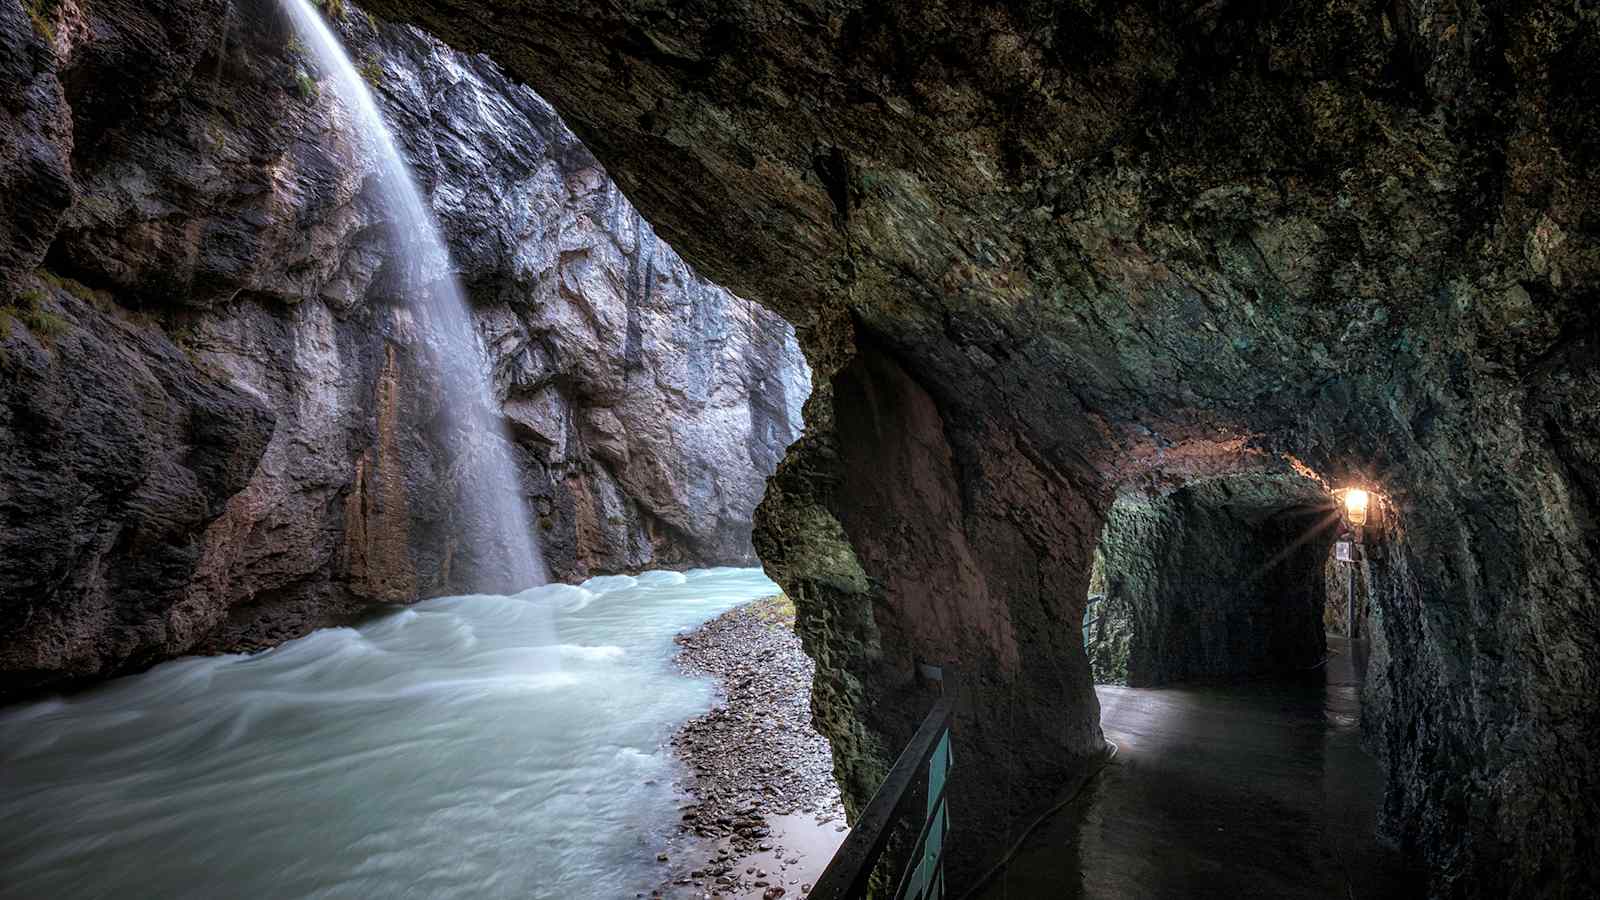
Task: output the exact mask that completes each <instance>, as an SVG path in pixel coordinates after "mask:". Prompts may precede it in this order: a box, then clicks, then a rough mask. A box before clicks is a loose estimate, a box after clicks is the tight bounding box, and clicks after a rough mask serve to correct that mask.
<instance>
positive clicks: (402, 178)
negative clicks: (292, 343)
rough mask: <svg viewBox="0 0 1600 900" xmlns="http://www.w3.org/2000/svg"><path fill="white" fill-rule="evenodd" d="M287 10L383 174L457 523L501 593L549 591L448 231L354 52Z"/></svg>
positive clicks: (305, 16)
mask: <svg viewBox="0 0 1600 900" xmlns="http://www.w3.org/2000/svg"><path fill="white" fill-rule="evenodd" d="M283 6H284V9H285V10H286V11H287V12H288V14H289V17H290V19H291V20H292V21H293V23H294V27H295V31H296V33H297V34H298V35H299V36H300V39H301V41H302V42H304V44H305V45H306V47H307V49H308V50H309V52H310V53H311V55H312V57H314V58H315V60H316V63H317V65H318V66H320V67H321V69H322V75H323V80H322V83H323V84H325V85H326V84H331V85H332V87H333V91H334V95H335V96H336V97H337V98H338V99H339V101H340V102H341V103H342V104H343V105H344V107H345V108H346V109H347V110H348V111H349V113H350V115H351V117H352V119H353V123H352V124H353V127H354V128H355V130H356V133H357V136H358V137H360V138H361V139H362V140H363V141H365V142H366V144H367V149H368V150H369V151H370V152H371V153H372V155H373V161H374V163H375V164H376V166H377V169H378V176H379V177H378V179H377V188H378V192H379V195H380V197H381V199H382V200H383V203H384V206H385V207H386V211H387V213H388V214H389V216H390V224H391V228H390V231H391V234H392V236H393V244H392V246H393V252H392V254H391V265H392V267H393V268H395V269H396V280H397V281H398V283H399V285H400V288H401V290H403V291H404V292H405V293H406V294H407V295H408V296H407V299H408V300H409V301H410V305H411V308H412V310H413V312H414V313H415V314H416V315H417V316H418V317H419V318H420V319H421V320H422V321H423V323H424V325H425V327H424V329H423V331H424V333H425V334H427V335H428V336H429V338H430V340H431V341H432V342H433V344H434V345H433V346H432V348H431V349H432V354H433V357H434V359H435V364H436V366H437V368H438V373H439V377H440V380H441V382H442V384H443V387H444V391H445V393H444V397H445V402H444V407H445V413H446V415H447V416H448V418H449V419H450V422H451V424H452V426H453V429H452V430H453V432H454V434H453V436H452V440H451V444H452V449H453V451H454V453H455V459H454V460H453V462H452V465H451V469H452V480H453V481H454V482H455V483H456V484H458V485H460V492H461V493H460V496H459V498H458V499H459V513H460V514H459V515H458V517H457V520H456V521H457V525H458V528H459V530H460V531H461V532H462V534H461V537H462V538H463V540H462V544H463V545H464V546H466V547H469V548H471V552H472V554H473V556H474V558H476V559H477V560H479V561H480V567H481V568H483V569H484V570H485V571H484V572H483V573H481V574H484V575H487V574H489V573H491V572H492V573H496V574H499V575H500V576H501V577H500V578H498V579H496V582H495V583H496V584H497V585H498V586H500V587H501V588H502V589H506V590H520V589H522V588H526V587H530V586H533V585H539V584H544V583H545V582H546V581H548V580H549V577H548V575H547V574H546V572H545V568H544V560H543V558H542V557H541V555H540V552H539V541H538V536H537V535H536V534H535V533H534V531H533V529H532V527H531V522H530V521H529V518H528V510H527V505H526V503H525V501H524V499H523V494H522V488H521V483H520V480H519V479H518V477H517V470H516V467H515V465H514V464H513V462H512V458H511V444H510V440H509V437H508V434H507V432H506V426H505V422H504V419H503V417H502V416H501V415H500V414H499V404H498V403H497V402H496V401H495V398H494V395H493V392H492V390H491V389H490V384H489V377H488V361H487V360H488V357H487V354H486V353H485V352H484V349H483V347H482V345H481V343H480V342H479V339H478V333H477V330H476V329H475V328H474V327H473V324H472V314H471V310H470V309H469V308H468V306H467V301H466V296H465V294H464V293H463V292H462V289H461V284H460V282H459V281H457V280H456V277H455V274H454V272H453V270H452V269H451V266H450V254H449V251H448V250H447V249H446V248H445V242H444V239H443V237H442V236H441V235H440V233H439V228H438V225H437V223H436V222H435V221H434V218H433V214H432V212H431V211H430V210H429V209H428V208H427V206H425V205H424V203H423V199H422V192H421V191H420V190H418V188H417V184H416V179H414V178H413V177H412V174H411V168H410V167H409V166H408V165H406V161H405V157H404V156H402V155H401V153H400V149H399V147H398V146H397V145H396V144H395V140H394V135H393V134H391V133H390V131H389V127H388V125H387V123H385V122H384V119H383V114H382V113H381V112H380V111H379V109H378V104H377V101H376V100H375V99H374V98H373V96H372V91H371V90H370V89H368V87H367V82H366V80H365V79H363V78H362V77H361V75H360V73H359V72H357V71H356V68H355V65H354V64H353V63H352V62H351V61H350V56H349V54H347V53H345V50H344V45H343V44H341V43H340V41H339V38H338V37H337V36H336V35H335V34H334V33H333V31H332V30H331V29H330V28H329V27H328V23H327V22H325V21H323V19H322V16H321V15H320V14H319V13H318V12H317V10H316V8H315V7H314V6H312V4H311V2H310V0H283Z"/></svg>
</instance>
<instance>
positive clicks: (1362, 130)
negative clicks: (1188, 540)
mask: <svg viewBox="0 0 1600 900" xmlns="http://www.w3.org/2000/svg"><path fill="white" fill-rule="evenodd" d="M372 5H373V8H374V9H376V10H378V11H380V12H381V13H382V14H385V15H390V16H393V17H397V18H403V19H405V20H408V21H412V22H415V23H417V24H420V25H422V26H424V27H426V28H428V29H430V30H432V31H433V33H435V34H437V35H439V36H441V37H443V38H444V39H445V40H447V41H448V42H450V43H451V44H453V45H456V46H458V47H463V48H470V49H480V50H484V51H487V52H489V53H490V54H492V55H493V56H494V57H495V58H496V59H497V60H499V61H500V62H501V63H503V64H504V65H506V66H507V68H508V70H509V71H510V72H511V73H512V74H513V75H515V76H516V77H519V78H522V79H525V80H526V81H527V82H528V83H529V84H531V85H532V86H534V87H535V88H536V89H538V90H539V91H540V92H541V93H542V94H543V95H544V96H545V97H547V98H549V99H550V100H551V101H552V102H553V104H554V105H555V106H556V108H558V109H560V110H562V111H563V112H566V113H569V114H572V115H573V116H574V117H575V118H574V119H573V121H574V122H575V127H576V129H577V131H578V133H579V134H580V136H582V137H583V138H584V139H585V140H586V141H587V142H588V144H589V146H590V147H591V148H593V149H594V150H595V152H596V154H597V155H598V156H599V157H600V158H601V159H602V160H603V161H604V162H605V163H606V165H607V167H608V170H609V171H610V172H611V173H612V175H613V177H615V178H617V179H618V181H619V183H620V184H622V185H623V187H624V189H626V190H627V191H628V192H629V195H630V197H632V198H633V199H634V201H635V202H636V203H638V204H639V205H640V208H641V209H642V210H643V211H644V212H645V214H646V215H648V216H650V217H651V218H652V221H654V222H655V223H656V224H657V226H658V227H659V228H661V230H662V233H663V234H664V235H666V236H667V237H668V238H670V239H671V240H672V241H673V242H674V245H675V246H677V247H678V248H679V250H680V251H682V252H684V254H685V256H686V258H688V259H689V260H690V261H691V262H693V263H694V264H695V265H696V266H697V267H698V268H699V269H700V270H701V271H704V272H706V273H708V274H710V275H711V276H712V277H714V278H716V279H717V280H718V281H719V282H720V283H722V284H725V285H728V286H729V287H731V288H732V289H734V290H735V291H737V292H739V293H740V294H741V295H742V296H747V297H752V298H754V299H757V300H759V301H760V302H762V303H765V304H768V305H770V306H771V307H772V308H774V309H776V310H778V311H780V312H782V313H783V314H784V315H785V316H786V317H787V318H788V319H789V320H790V321H792V322H795V323H796V324H797V326H798V330H799V332H800V335H801V342H802V344H803V346H804V347H805V349H806V352H807V355H808V357H809V359H810V360H811V362H812V364H813V366H814V367H815V368H816V369H817V375H818V381H819V389H818V392H817V394H816V395H815V396H814V397H813V399H812V400H811V402H810V406H809V407H808V415H807V433H806V435H805V436H804V437H803V438H802V439H801V441H800V442H799V443H798V444H797V445H796V446H795V447H794V448H792V449H791V451H790V453H789V455H788V457H787V459H786V461H785V462H784V464H783V466H782V467H781V469H780V474H779V476H778V478H777V479H775V480H774V483H773V485H772V487H771V488H769V491H768V494H767V498H766V500H765V501H764V503H763V506H762V508H761V510H760V512H759V513H758V516H757V534H756V543H757V547H758V550H759V552H760V554H761V556H762V559H763V561H764V562H765V563H766V565H767V566H768V569H769V571H771V572H772V573H773V574H774V575H775V576H776V577H778V578H779V579H780V580H781V581H783V582H784V583H785V586H786V587H787V589H788V590H789V593H790V596H792V597H793V598H794V600H795V602H796V605H797V608H798V610H799V616H800V628H801V630H802V632H803V633H804V635H805V637H806V641H807V647H808V650H809V651H810V652H811V653H813V655H814V656H815V657H816V659H817V663H818V675H817V683H816V693H815V701H816V716H817V720H818V723H819V725H820V727H821V728H822V729H823V730H824V731H825V732H826V733H827V734H828V735H829V737H830V738H831V739H832V740H833V743H834V750H835V755H836V763H837V766H838V770H839V773H840V775H841V784H842V786H843V788H844V790H845V793H846V799H847V802H848V803H853V804H860V803H862V802H863V801H864V800H865V799H866V797H867V796H869V794H870V791H871V790H872V789H873V788H874V787H875V786H876V784H877V781H878V779H879V777H880V776H881V774H882V772H883V771H884V768H885V766H886V764H887V761H888V760H889V759H891V758H892V756H893V754H894V752H895V750H896V749H897V748H898V747H899V746H900V744H901V743H902V742H903V741H904V740H905V739H906V738H907V737H908V736H909V734H910V728H911V726H912V724H913V723H914V721H915V718H916V716H917V713H918V711H919V710H920V709H921V708H923V707H924V706H925V705H926V703H927V702H928V701H929V697H930V694H929V691H928V690H927V689H926V688H924V687H921V686H919V684H918V682H917V678H916V672H917V668H916V666H915V663H916V662H918V661H927V662H946V663H952V662H953V663H959V664H960V665H961V666H962V667H963V669H964V671H965V672H966V674H967V678H966V679H965V684H966V688H964V691H965V693H964V697H965V703H964V708H963V710H962V712H961V713H960V714H959V716H958V723H957V731H956V733H957V735H958V747H957V750H956V758H957V759H958V760H959V759H967V760H982V761H983V763H982V765H981V767H979V766H974V767H972V768H970V769H966V770H964V771H963V773H962V776H961V778H959V779H957V781H956V782H955V783H954V785H953V787H952V790H954V791H956V794H955V795H954V797H953V802H954V803H955V809H957V810H958V811H959V812H958V813H957V814H956V818H955V821H956V823H957V824H956V833H955V834H954V835H953V836H952V839H951V844H950V845H951V847H952V849H953V852H955V853H956V854H957V855H958V857H957V858H956V859H955V860H954V861H953V866H954V868H953V869H952V875H953V877H954V879H955V880H956V881H957V882H959V881H960V880H961V879H962V878H963V877H966V876H967V875H969V874H970V873H971V872H973V871H975V870H976V869H977V867H978V866H980V865H982V863H983V862H984V861H985V860H986V859H989V858H992V857H993V854H995V853H997V852H998V851H999V848H1001V847H1003V846H1005V844H1006V841H1005V840H1004V838H1005V836H1006V835H1005V834H1004V832H1007V831H1008V830H1011V829H1012V828H1014V827H1018V826H1020V824H1021V823H1024V822H1027V821H1029V820H1030V818H1031V815H1030V814H1031V813H1032V812H1034V811H1035V810H1036V809H1037V808H1038V807H1039V806H1040V805H1042V804H1043V803H1044V799H1045V798H1046V797H1047V796H1049V793H1050V790H1049V789H1050V788H1051V787H1052V786H1056V785H1061V784H1065V783H1070V782H1071V780H1072V778H1073V775H1074V773H1076V772H1078V771H1081V767H1082V764H1083V762H1084V760H1085V758H1086V757H1087V756H1089V755H1091V754H1093V753H1095V752H1097V750H1098V747H1099V743H1100V736H1099V734H1098V727H1097V724H1096V719H1097V715H1096V706H1095V700H1094V697H1093V694H1092V692H1091V690H1090V685H1089V674H1088V667H1087V664H1086V662H1085V660H1084V658H1083V653H1082V648H1081V641H1080V639H1079V638H1078V632H1077V628H1078V625H1079V623H1080V622H1081V615H1082V611H1083V604H1084V597H1085V587H1086V582H1087V580H1088V574H1089V568H1090V560H1091V555H1092V548H1093V546H1094V542H1095V538H1096V536H1097V535H1098V534H1099V532H1100V530H1101V526H1102V524H1103V523H1104V521H1105V518H1106V516H1107V514H1108V512H1109V510H1110V508H1111V503H1112V498H1113V497H1114V496H1115V495H1116V494H1117V493H1118V492H1119V491H1127V490H1133V491H1140V490H1143V491H1147V492H1150V493H1153V494H1155V495H1158V496H1159V495H1163V494H1166V493H1170V492H1171V491H1172V490H1174V489H1176V488H1179V487H1181V486H1183V485H1184V484H1186V483H1187V482H1189V481H1191V480H1193V479H1195V478H1198V477H1202V476H1205V477H1209V476H1212V475H1217V474H1223V473H1246V474H1251V473H1255V474H1260V473H1275V472H1283V471H1288V470H1292V469H1294V468H1295V467H1300V468H1303V469H1306V470H1309V471H1311V472H1313V473H1314V474H1316V475H1318V476H1320V477H1321V478H1322V479H1323V480H1324V481H1325V482H1326V483H1327V485H1328V486H1329V487H1339V486H1343V485H1347V484H1352V483H1360V484H1363V485H1365V486H1367V487H1370V488H1373V489H1375V490H1377V491H1378V492H1380V493H1381V494H1383V495H1385V496H1386V497H1388V498H1391V499H1392V501H1393V502H1394V504H1395V510H1396V521H1395V522H1394V523H1393V527H1394V529H1395V531H1393V532H1392V533H1393V534H1397V535H1399V534H1403V535H1404V539H1403V540H1397V542H1396V544H1395V546H1394V548H1393V550H1394V552H1393V553H1392V554H1391V556H1390V559H1391V563H1390V565H1391V566H1392V567H1393V571H1394V572H1396V573H1399V574H1397V575H1395V577H1394V578H1393V580H1392V581H1391V582H1389V584H1390V588H1389V589H1386V590H1382V591H1378V592H1377V595H1378V597H1379V601H1378V604H1377V606H1378V608H1377V609H1376V610H1374V612H1373V615H1372V619H1373V622H1374V627H1375V628H1377V629H1379V630H1381V631H1382V638H1381V641H1380V644H1381V652H1379V653H1378V654H1377V656H1375V658H1374V660H1373V666H1374V670H1375V671H1376V672H1378V673H1379V676H1378V682H1377V683H1379V684H1382V685H1385V686H1386V688H1385V689H1384V690H1383V691H1381V692H1379V693H1376V694H1374V695H1373V696H1372V697H1371V698H1369V701H1370V702H1369V703H1368V704H1367V708H1366V715H1367V716H1368V717H1369V722H1370V724H1371V727H1372V729H1373V731H1372V734H1373V735H1374V740H1375V741H1376V742H1377V743H1379V744H1381V745H1382V748H1383V749H1382V752H1383V755H1384V759H1385V761H1386V764H1387V767H1388V773H1389V779H1388V797H1387V800H1386V814H1385V817H1386V822H1387V826H1386V827H1387V828H1388V829H1389V830H1390V833H1391V834H1393V835H1395V836H1396V837H1397V839H1399V840H1400V841H1401V842H1402V843H1403V844H1404V845H1405V846H1406V847H1407V849H1408V850H1409V851H1411V852H1412V853H1414V854H1415V855H1417V856H1418V857H1419V858H1421V859H1422V860H1424V861H1426V862H1427V863H1428V865H1429V867H1430V870H1431V872H1432V877H1433V882H1432V890H1433V892H1434V893H1435V894H1437V895H1439V896H1461V897H1472V896H1483V897H1500V896H1562V895H1565V896H1579V895H1586V894H1593V893H1595V892H1597V891H1600V884H1597V882H1596V879H1597V878H1600V874H1597V873H1600V870H1597V869H1596V868H1594V867H1593V866H1591V865H1590V864H1589V863H1588V862H1587V860H1588V859H1589V858H1590V857H1591V856H1592V849H1593V847H1594V846H1595V844H1596V840H1597V837H1596V828H1597V827H1600V825H1597V823H1600V805H1597V804H1600V799H1597V798H1600V752H1597V751H1596V749H1595V748H1594V742H1593V735H1594V734H1596V733H1600V700H1597V699H1596V697H1597V695H1596V693H1595V692H1594V691H1593V690H1592V685H1593V684H1594V683H1595V681H1596V674H1597V672H1596V668H1595V666H1596V662H1595V661H1596V660H1597V659H1600V652H1597V650H1600V616H1597V614H1596V609H1597V608H1600V599H1597V594H1600V590H1597V587H1600V531H1597V528H1596V524H1595V523H1596V517H1597V515H1600V479H1597V476H1596V474H1595V467H1594V465H1593V463H1594V460H1595V459H1597V458H1600V412H1597V410H1600V337H1597V332H1596V321H1597V320H1596V314H1595V310H1596V309H1597V305H1596V303H1595V299H1596V296H1597V291H1600V180H1597V179H1596V177H1595V175H1594V167H1595V164H1596V162H1597V161H1600V137H1597V135H1600V128H1597V127H1596V126H1597V124H1600V122H1597V119H1596V116H1597V113H1596V107H1595V105H1594V103H1593V98H1594V96H1595V94H1596V92H1597V87H1600V85H1597V81H1596V79H1597V77H1600V76H1597V75H1596V74H1595V73H1597V72H1600V21H1597V18H1596V16H1597V13H1596V12H1594V11H1593V10H1592V9H1588V8H1585V7H1582V6H1573V5H1570V4H1568V5H1560V7H1559V8H1557V6H1555V5H1551V4H1546V3H1537V2H1507V3H1482V2H1464V3H1448V4H1447V3H1436V2H1432V0H1399V2H1395V3H1388V4H1371V3H1354V2H1328V3H1315V4H1305V3H1205V4H1202V3H1195V4H1176V5H1175V4H1171V3H1166V2H1158V0H1136V2H1129V3H1120V4H1108V3H1089V2H1067V3H1036V2H977V3H969V4H943V3H924V2H909V0H907V2H897V0H890V2H855V0H847V2H841V3H831V4H815V3H803V2H802V3H795V2H782V0H746V2H742V3H737V4H727V3H721V2H709V0H691V2H684V3H677V4H671V5H662V4H658V3H654V2H644V0H640V2H626V0H625V2H617V3H611V4H606V5H604V6H595V5H592V4H572V3H567V2H562V0H517V2H514V3H513V2H510V0H485V2H473V3H462V2H456V0H373V4H372ZM1375 577H1376V576H1375Z"/></svg>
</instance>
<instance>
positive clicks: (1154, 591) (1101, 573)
mask: <svg viewBox="0 0 1600 900" xmlns="http://www.w3.org/2000/svg"><path fill="white" fill-rule="evenodd" d="M1337 522H1338V519H1337V514H1336V511H1335V510H1334V509H1333V507H1332V506H1331V504H1330V500H1329V496H1328V493H1327V491H1326V489H1324V488H1323V487H1322V486H1321V485H1320V484H1318V483H1317V482H1315V481H1312V480H1311V479H1309V478H1306V477H1304V476H1302V475H1298V474H1295V473H1287V474H1280V473H1256V474H1239V475H1227V476H1220V477H1215V478H1209V479H1204V480H1201V481H1197V482H1194V483H1192V484H1189V485H1186V486H1184V487H1182V488H1179V489H1177V490H1175V491H1172V492H1170V493H1168V494H1165V495H1158V496H1154V497H1152V496H1147V495H1144V494H1140V493H1134V492H1125V493H1123V494H1121V495H1120V496H1118V498H1117V499H1116V501H1115V502H1114V503H1113V504H1112V507H1111V510H1110V512H1109V513H1108V514H1107V517H1106V524H1105V527H1104V529H1103V531H1102V533H1101V537H1100V544H1099V546H1098V547H1097V549H1096V551H1095V560H1096V566H1097V570H1098V572H1097V574H1095V575H1091V579H1090V599H1089V604H1088V606H1087V608H1086V611H1085V619H1084V629H1085V649H1086V651H1087V653H1088V656H1089V659H1090V667H1091V671H1092V672H1093V674H1094V679H1095V681H1096V682H1097V683H1126V684H1128V685H1131V686H1135V687H1145V686H1154V685H1162V684H1169V683H1175V682H1184V681H1217V680H1227V679H1236V678H1248V677H1258V676H1277V677H1292V676H1295V675H1299V674H1303V673H1305V672H1307V671H1309V670H1311V669H1312V668H1314V667H1315V666H1316V665H1317V663H1318V662H1319V661H1320V660H1321V658H1322V655H1323V652H1324V641H1323V634H1324V627H1323V618H1324V606H1325V605H1326V602H1327V601H1326V598H1327V596H1328V587H1327V572H1326V570H1325V566H1324V564H1323V563H1324V561H1325V560H1326V558H1327V556H1328V554H1329V552H1330V549H1329V548H1330V547H1331V546H1332V544H1333V542H1334V538H1335V536H1336V534H1337V529H1336V525H1337Z"/></svg>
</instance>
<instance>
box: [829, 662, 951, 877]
mask: <svg viewBox="0 0 1600 900" xmlns="http://www.w3.org/2000/svg"><path fill="white" fill-rule="evenodd" d="M923 669H924V672H925V673H927V674H930V675H933V676H934V677H936V678H938V679H939V681H940V683H941V684H942V686H943V694H942V696H940V697H939V700H938V702H937V703H935V704H934V705H933V709H932V710H930V711H929V712H928V715H927V717H926V718H924V719H923V720H922V725H921V726H919V727H918V728H917V733H916V735H915V736H913V737H912V738H911V743H909V744H907V745H906V748H905V749H904V750H902V751H900V757H899V758H898V759H896V760H895V761H894V767H893V768H891V769H890V770H889V775H888V777H887V778H885V779H884V780H883V784H882V785H880V786H879V787H878V792H877V793H876V794H873V795H872V801H871V802H869V803H868V804H867V808H866V810H865V811H864V812H863V813H862V814H861V818H860V819H859V820H857V822H856V824H855V827H854V828H852V829H851V830H850V834H849V835H848V836H847V837H846V838H845V840H844V844H843V845H842V846H840V847H839V852H838V853H835V854H834V855H833V859H832V860H831V861H830V862H829V863H828V867H827V868H826V869H824V870H823V872H822V877H820V878H818V879H817V883H816V887H814V888H813V889H812V891H811V893H810V894H809V895H808V897H809V898H810V900H861V898H864V897H866V896H867V889H868V886H869V884H870V883H871V881H872V874H873V871H874V870H875V869H876V868H877V866H878V861H879V860H880V859H881V858H882V857H883V852H884V849H885V848H886V847H887V846H888V844H889V836H890V834H891V833H892V831H893V830H894V826H895V825H896V824H897V823H899V822H901V821H904V820H906V819H907V818H909V817H910V816H911V815H912V814H914V813H920V814H921V816H922V825H921V828H920V829H919V833H918V835H917V841H916V843H915V844H914V845H912V850H911V854H910V856H908V857H907V863H906V867H905V869H904V870H903V871H902V872H901V874H900V878H899V880H898V887H896V889H895V893H894V896H895V898H896V900H939V898H942V897H944V888H945V885H944V847H945V839H946V838H947V837H948V836H949V834H950V814H949V809H948V807H947V804H946V803H945V786H946V785H947V784H948V783H949V780H950V778H949V776H950V768H951V766H952V765H953V764H954V759H953V758H952V756H951V750H950V720H951V717H952V713H953V711H954V709H955V699H956V692H955V689H954V688H955V685H954V683H953V681H952V680H951V679H950V678H949V677H947V676H945V675H944V674H943V673H942V672H941V671H940V670H939V669H936V668H933V667H928V666H925V667H923ZM924 778H925V780H924ZM923 786H925V787H926V792H925V793H924V791H921V790H918V789H917V788H919V787H923ZM919 796H926V798H927V802H926V803H925V804H920V806H921V808H920V809H918V806H919V804H916V803H914V802H913V800H914V799H915V798H917V797H919Z"/></svg>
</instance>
